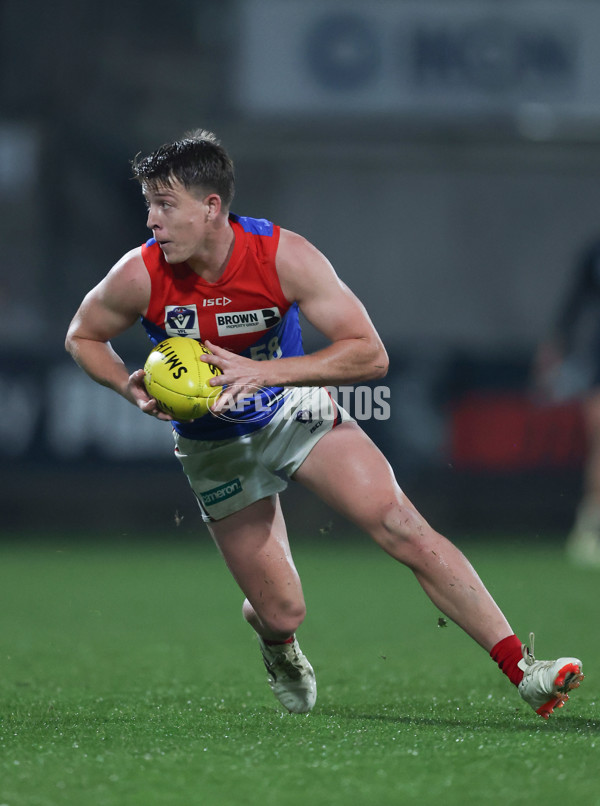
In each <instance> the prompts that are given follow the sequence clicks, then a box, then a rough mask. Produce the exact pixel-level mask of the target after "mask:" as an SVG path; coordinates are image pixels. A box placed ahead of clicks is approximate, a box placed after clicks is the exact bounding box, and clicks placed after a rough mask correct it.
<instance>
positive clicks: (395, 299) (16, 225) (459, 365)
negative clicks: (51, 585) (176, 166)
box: [0, 0, 600, 535]
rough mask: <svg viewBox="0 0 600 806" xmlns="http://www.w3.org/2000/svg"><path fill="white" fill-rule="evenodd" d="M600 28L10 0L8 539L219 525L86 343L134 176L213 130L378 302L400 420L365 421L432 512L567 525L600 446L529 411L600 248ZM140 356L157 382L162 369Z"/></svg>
mask: <svg viewBox="0 0 600 806" xmlns="http://www.w3.org/2000/svg"><path fill="white" fill-rule="evenodd" d="M598 34H600V11H599V10H598V9H597V8H596V5H595V4H594V3H589V2H558V1H556V2H554V0H548V2H541V1H537V2H534V0H528V1H527V2H526V1H525V0H523V2H519V1H518V0H515V1H514V2H508V3H506V2H492V1H486V0H472V1H467V0H457V1H456V2H453V1H452V0H448V1H447V2H443V0H421V2H392V0H379V2H374V3H371V4H368V6H365V4H364V3H360V2H350V1H349V2H344V0H338V1H337V2H335V1H334V0H330V1H329V2H312V1H311V0H307V2H300V1H299V0H218V1H217V0H209V1H207V2H192V0H172V2H170V3H169V4H167V5H165V4H164V3H157V2H153V0H147V2H144V3H143V4H142V3H127V2H125V3H123V2H119V3H117V2H114V1H113V0H106V2H104V3H102V4H101V5H98V4H92V3H86V2H83V3H75V2H74V0H57V2H55V3H54V4H52V5H48V4H42V3H39V2H36V1H35V0H34V1H33V2H31V3H27V4H23V3H21V2H16V0H3V1H2V2H0V66H1V70H0V240H1V244H2V260H1V262H0V272H1V274H0V344H1V350H2V358H3V360H2V364H1V365H0V392H1V394H0V415H1V417H0V452H1V460H2V468H3V473H2V476H3V480H2V485H0V489H1V493H0V503H1V506H2V513H3V522H4V525H5V528H7V529H10V530H12V531H26V530H29V529H36V530H45V531H53V532H61V531H65V530H78V529H81V528H86V529H87V528H91V529H98V530H101V529H106V528H110V529H114V530H117V531H119V530H121V531H122V532H123V533H131V532H134V531H148V530H155V531H158V532H164V533H165V534H170V533H171V532H172V531H173V530H176V529H179V530H182V529H183V530H186V529H187V530H190V531H194V530H196V529H197V528H202V527H201V523H200V520H199V516H198V514H197V512H196V506H195V503H194V501H193V499H192V496H191V493H190V492H189V491H188V489H187V483H186V481H185V479H184V477H183V475H182V474H181V472H180V470H179V466H178V464H177V463H176V461H175V460H174V459H173V458H172V455H171V445H170V435H169V433H168V427H166V426H164V424H161V423H157V422H155V421H153V420H151V419H150V418H144V417H142V416H141V415H140V414H139V412H137V411H136V410H135V409H134V408H133V407H131V406H130V405H128V404H126V403H125V402H124V401H123V400H121V399H119V398H118V397H117V396H116V395H114V394H111V393H110V392H108V391H106V390H104V389H102V388H100V387H97V386H95V385H94V384H93V383H92V382H91V381H89V380H88V379H87V378H86V377H85V376H84V375H83V374H82V373H81V372H80V371H78V370H77V368H76V367H75V366H74V365H72V363H71V362H70V359H69V358H68V357H67V356H66V355H65V354H64V352H63V340H64V334H65V331H66V328H67V327H68V323H69V321H70V318H71V316H72V315H73V313H74V311H75V309H76V307H77V305H78V304H79V301H80V299H81V298H82V297H83V295H84V294H85V293H86V291H87V290H88V289H89V288H90V287H91V286H93V285H94V284H95V283H96V282H98V281H99V280H100V278H101V277H102V276H103V275H104V274H105V273H106V271H107V270H108V269H109V268H110V266H111V265H112V264H113V263H114V262H115V261H116V260H118V258H119V257H120V256H121V255H122V254H123V253H124V252H125V251H127V250H128V249H130V248H133V247H134V246H137V245H138V244H139V243H141V242H142V241H143V240H145V238H146V235H147V231H146V229H145V211H144V206H143V203H142V200H141V197H140V193H139V188H138V187H137V185H136V184H135V183H134V182H133V181H131V179H130V161H131V159H132V158H133V157H134V156H135V155H136V154H137V153H139V152H143V153H147V152H148V151H150V150H152V149H154V148H156V147H157V146H158V145H160V144H161V143H162V142H165V141H167V140H171V139H175V138H177V137H179V136H181V135H182V134H183V133H184V132H185V131H186V130H188V129H191V128H195V127H203V128H208V129H211V130H213V131H215V132H216V133H217V134H218V135H219V137H220V138H221V140H222V141H223V143H224V145H225V146H226V147H227V148H228V150H229V151H230V153H231V155H232V156H233V158H234V160H235V163H236V170H237V178H238V191H237V197H236V200H235V202H234V205H233V209H234V211H236V212H238V213H240V214H244V215H252V216H256V217H266V218H270V219H272V220H274V221H276V222H277V223H279V224H281V225H282V226H285V227H288V228H290V229H293V230H296V231H299V232H301V233H302V234H303V235H305V236H306V237H307V238H309V240H311V241H312V242H314V243H315V244H316V245H317V246H318V247H319V248H320V249H322V250H323V251H324V252H325V254H327V256H328V257H329V258H330V259H331V260H332V262H333V264H334V265H335V267H336V268H337V270H338V272H339V274H340V275H341V276H342V278H343V279H344V280H345V282H347V283H348V285H350V286H351V287H352V288H353V289H354V290H355V291H356V293H357V294H358V295H359V296H360V297H361V299H362V300H363V301H364V303H365V305H366V306H367V308H368V310H369V312H370V314H371V316H372V318H373V320H374V321H375V324H376V325H377V327H378V328H379V330H380V332H381V334H382V336H383V338H384V340H385V343H386V345H387V347H388V350H389V352H390V355H391V358H392V365H391V370H390V374H389V377H388V378H387V379H386V382H385V383H386V384H388V385H389V387H390V391H391V397H390V402H391V419H390V420H388V421H386V422H383V423H382V422H377V421H365V422H364V423H363V425H364V427H365V428H366V429H367V430H368V431H369V432H370V433H371V434H372V436H373V438H374V439H375V440H376V441H377V443H378V444H379V445H380V447H381V448H382V450H384V452H385V453H386V454H387V455H388V457H389V458H390V460H391V461H392V462H393V464H394V466H395V468H396V470H397V474H398V478H399V481H400V483H401V484H402V486H403V487H404V489H405V490H406V491H407V493H408V494H409V495H410V496H411V497H412V498H414V500H415V501H416V503H417V504H418V505H419V506H420V508H421V509H422V510H423V511H424V513H425V514H426V515H428V516H429V518H430V519H431V520H432V521H433V522H434V523H435V524H436V525H437V526H439V528H441V529H443V530H445V531H448V530H450V531H452V532H454V533H455V534H465V535H468V534H471V533H473V534H476V533H478V532H482V531H485V532H486V533H489V532H490V531H500V532H502V531H504V532H506V531H512V532H518V533H522V532H536V533H537V532H543V533H548V534H551V533H555V534H558V535H560V534H563V533H564V532H565V531H566V529H567V528H568V526H569V525H570V521H571V518H572V515H573V509H574V506H575V504H576V501H577V496H578V494H579V490H580V486H581V466H582V458H583V455H584V449H585V443H584V439H583V435H582V433H581V423H580V420H579V417H578V410H577V405H576V404H575V403H573V402H568V403H567V404H565V405H564V406H562V407H557V408H552V409H551V410H549V409H548V408H547V407H540V406H536V405H534V404H533V403H532V402H531V399H530V395H529V381H530V366H531V360H532V357H533V354H534V351H535V348H536V345H537V344H538V342H539V341H540V340H541V339H542V338H543V337H544V335H545V334H546V333H547V331H548V330H549V328H550V326H551V324H552V320H553V317H554V316H555V313H556V310H557V308H558V305H559V302H560V299H561V297H562V295H563V293H564V291H565V289H566V287H567V286H568V283H569V280H570V277H571V274H572V272H573V269H574V266H575V262H576V259H577V256H578V255H579V253H580V251H581V249H582V248H583V247H584V246H585V245H586V244H587V242H588V241H589V240H590V239H592V238H593V237H595V236H596V234H597V231H599V230H600V227H599V226H598V209H599V203H600V183H599V181H598V179H599V178H600V147H599V144H600V140H599V138H600V89H599V88H600V81H599V80H598V79H599V78H600V57H598V55H597V52H596V51H597V49H596V48H595V47H594V42H597V38H598ZM319 343H320V342H319V338H318V336H317V335H316V334H313V333H311V332H310V331H307V333H306V347H307V348H308V349H311V348H313V347H314V346H317V345H318V344H319ZM115 346H116V348H117V349H118V350H119V351H120V352H121V353H122V354H123V356H124V357H125V358H126V360H127V361H128V364H129V365H130V366H131V368H132V369H134V368H136V367H138V366H140V365H141V364H142V363H143V360H144V358H145V355H146V353H147V351H148V343H147V342H146V340H145V337H144V336H143V335H142V333H141V332H137V333H131V334H127V335H126V336H124V337H123V338H122V339H121V340H120V341H119V343H117V344H116V345H115ZM308 500H309V499H307V498H306V497H305V496H304V494H303V493H301V492H299V491H296V490H294V489H292V490H291V491H290V494H289V495H288V498H287V511H288V515H289V519H290V523H291V524H292V526H293V528H295V529H296V530H297V531H306V532H309V533H313V532H314V533H317V532H318V531H319V530H325V531H331V530H335V529H336V528H338V525H337V521H336V519H335V518H332V517H331V516H330V515H329V513H327V512H325V511H324V510H322V509H321V508H320V507H319V506H318V505H316V504H314V503H311V504H310V505H308ZM311 501H312V499H311ZM182 516H183V521H182V520H181V518H182ZM177 523H179V524H180V526H179V527H177V526H176V524H177Z"/></svg>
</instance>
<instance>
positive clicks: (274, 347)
mask: <svg viewBox="0 0 600 806" xmlns="http://www.w3.org/2000/svg"><path fill="white" fill-rule="evenodd" d="M282 355H283V353H282V351H281V347H280V346H279V339H278V338H277V336H273V338H272V339H271V340H270V341H269V342H268V344H255V345H254V347H251V348H250V358H252V359H254V361H270V360H271V359H272V358H281V356H282Z"/></svg>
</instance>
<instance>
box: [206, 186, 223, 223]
mask: <svg viewBox="0 0 600 806" xmlns="http://www.w3.org/2000/svg"><path fill="white" fill-rule="evenodd" d="M203 202H204V205H205V207H206V220H207V221H211V220H214V219H215V218H216V217H217V216H218V215H219V213H220V212H221V208H222V203H221V197H220V196H219V194H218V193H209V194H208V196H205V197H204V199H203Z"/></svg>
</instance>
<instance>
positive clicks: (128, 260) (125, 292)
mask: <svg viewBox="0 0 600 806" xmlns="http://www.w3.org/2000/svg"><path fill="white" fill-rule="evenodd" d="M149 302H150V277H149V275H148V272H147V270H146V267H145V266H144V262H143V260H142V256H141V250H140V249H139V248H138V249H134V250H132V251H131V252H128V253H127V254H126V255H125V256H124V257H123V258H121V260H120V261H119V262H118V263H117V264H116V265H115V266H113V268H112V269H111V270H110V272H109V273H108V274H107V275H106V277H105V278H104V279H103V280H102V281H101V282H100V283H98V285H97V286H96V287H95V288H93V289H92V290H91V291H90V292H89V293H88V294H87V295H86V296H85V298H84V300H83V302H82V303H81V305H80V306H79V310H78V311H77V313H76V314H75V316H74V317H73V321H72V322H71V325H70V327H69V330H68V332H67V337H66V341H65V347H66V349H67V351H68V352H69V353H70V354H71V355H72V356H73V358H74V359H75V361H76V362H77V364H79V366H80V367H81V368H82V369H83V370H84V371H85V372H86V373H87V374H88V375H89V376H90V378H92V379H93V380H94V381H96V382H97V383H99V384H102V386H108V387H109V388H110V389H113V390H114V391H115V392H117V393H118V394H120V395H122V396H123V397H124V398H125V399H126V400H129V401H130V403H133V404H134V405H136V406H138V407H139V408H141V409H142V411H145V412H146V413H147V414H154V415H155V416H160V417H161V419H170V417H168V415H162V413H159V412H158V409H157V406H156V401H155V400H154V399H153V398H151V397H150V396H149V395H148V393H147V392H146V389H145V387H144V383H143V376H144V373H143V370H137V371H136V372H134V373H133V374H131V375H130V374H129V371H128V369H127V367H126V366H125V363H124V362H123V360H122V359H121V357H120V356H119V355H118V354H117V353H116V352H115V351H114V349H113V348H112V346H111V343H110V342H111V339H113V338H115V337H116V336H118V335H119V334H120V333H123V332H124V331H125V330H127V329H128V328H130V327H131V326H132V325H133V324H134V323H135V322H136V321H137V319H138V317H139V316H140V314H144V313H145V312H146V311H147V309H148V304H149Z"/></svg>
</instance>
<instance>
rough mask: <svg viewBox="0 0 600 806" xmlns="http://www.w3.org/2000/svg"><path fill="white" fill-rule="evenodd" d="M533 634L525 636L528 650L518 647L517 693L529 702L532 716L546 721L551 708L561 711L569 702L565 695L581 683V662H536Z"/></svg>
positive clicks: (562, 660) (571, 659)
mask: <svg viewBox="0 0 600 806" xmlns="http://www.w3.org/2000/svg"><path fill="white" fill-rule="evenodd" d="M533 641H534V634H533V633H529V643H530V644H531V649H529V648H528V647H527V646H525V644H523V645H522V647H521V649H522V651H523V659H522V660H520V661H519V664H518V665H519V669H521V670H522V672H523V679H522V680H521V682H520V683H519V686H518V688H519V694H520V695H521V697H523V699H524V700H525V702H526V703H529V705H531V707H532V708H533V710H534V711H535V712H536V714H539V715H540V716H541V717H543V719H548V718H549V717H550V714H551V713H552V712H553V711H554V709H555V708H562V707H563V705H564V704H565V702H566V701H567V700H568V699H569V695H568V692H569V691H571V690H572V689H574V688H578V687H579V684H580V683H581V681H582V680H583V675H582V673H581V661H580V660H579V659H578V658H559V659H558V660H536V659H535V657H534V655H533Z"/></svg>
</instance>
